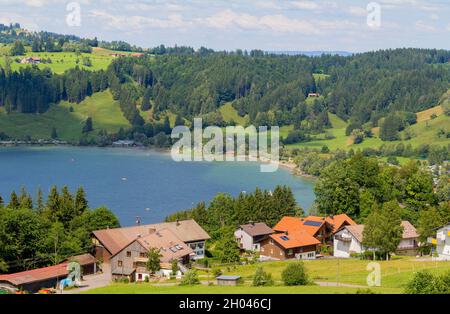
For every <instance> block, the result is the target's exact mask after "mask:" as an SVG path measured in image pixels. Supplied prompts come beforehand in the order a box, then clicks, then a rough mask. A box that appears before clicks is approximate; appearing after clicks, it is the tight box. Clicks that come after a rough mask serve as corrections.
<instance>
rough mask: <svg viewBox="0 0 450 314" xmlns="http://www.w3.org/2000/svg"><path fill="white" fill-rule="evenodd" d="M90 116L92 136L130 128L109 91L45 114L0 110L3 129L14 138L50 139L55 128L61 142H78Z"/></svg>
mask: <svg viewBox="0 0 450 314" xmlns="http://www.w3.org/2000/svg"><path fill="white" fill-rule="evenodd" d="M71 107H72V109H73V111H71V110H70V108H71ZM88 117H91V118H92V120H93V126H94V131H93V132H92V134H97V132H96V131H98V130H106V131H108V132H117V131H118V130H119V129H120V128H121V127H123V128H127V127H130V124H129V122H128V121H127V120H126V119H125V118H124V116H123V114H122V111H121V110H120V107H119V104H118V103H117V102H116V101H114V100H113V98H112V95H111V93H110V92H109V91H105V92H101V93H96V94H94V95H93V96H92V97H87V98H86V99H85V100H84V101H83V102H81V103H79V104H74V103H69V102H61V103H60V104H58V105H53V106H51V107H50V109H49V110H48V111H47V112H45V113H43V114H21V113H11V114H6V113H5V111H4V110H3V109H0V130H4V131H5V133H6V134H8V135H9V136H10V137H13V138H24V137H26V136H30V137H31V138H33V139H48V138H50V135H51V131H52V128H56V131H57V134H58V137H59V138H60V139H62V140H67V141H76V140H78V139H79V138H80V137H81V135H82V128H83V123H84V121H85V120H86V119H87V118H88Z"/></svg>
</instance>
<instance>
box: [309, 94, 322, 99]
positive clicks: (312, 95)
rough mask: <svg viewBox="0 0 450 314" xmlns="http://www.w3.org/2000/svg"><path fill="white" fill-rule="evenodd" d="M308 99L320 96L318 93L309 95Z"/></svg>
mask: <svg viewBox="0 0 450 314" xmlns="http://www.w3.org/2000/svg"><path fill="white" fill-rule="evenodd" d="M308 97H311V98H316V97H320V94H319V93H309V94H308Z"/></svg>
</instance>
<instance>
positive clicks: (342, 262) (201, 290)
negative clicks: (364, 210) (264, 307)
mask: <svg viewBox="0 0 450 314" xmlns="http://www.w3.org/2000/svg"><path fill="white" fill-rule="evenodd" d="M289 263H295V261H274V262H265V263H257V264H252V265H241V266H222V267H221V269H222V271H223V272H224V274H226V275H239V276H241V277H242V279H243V283H242V284H241V285H239V286H236V287H221V286H215V285H212V286H208V285H207V284H208V282H211V283H214V281H215V280H214V278H213V276H212V275H211V274H210V273H206V272H205V271H200V272H199V276H200V280H202V281H203V285H198V286H191V287H186V286H178V285H174V283H173V282H172V284H171V285H167V284H166V285H164V284H163V283H160V284H158V285H155V284H134V283H133V284H112V285H110V286H107V287H104V288H98V289H94V290H91V291H89V292H88V293H94V294H97V293H99V294H102V293H105V294H109V293H127V294H128V293H135V294H139V293H140V294H150V293H151V294H153V293H169V294H170V293H173V294H184V293H187V294H212V293H218V294H220V293H232V294H262V293H267V294H277V293H291V294H305V293H306V294H330V293H331V294H336V293H356V292H357V291H358V289H367V288H368V287H367V276H368V275H369V273H370V271H368V270H367V266H368V264H369V263H370V261H362V260H357V259H321V260H311V261H304V263H305V267H306V269H307V271H308V273H309V277H310V279H311V280H312V281H314V282H315V284H313V285H309V286H299V287H286V286H283V283H282V281H281V273H282V271H283V270H284V269H285V268H286V266H287V265H288V264H289ZM377 263H378V264H379V265H380V269H381V286H380V287H372V288H370V289H371V291H373V292H374V293H391V294H392V293H393V294H401V293H403V292H404V289H405V286H406V284H407V283H408V282H409V280H411V278H412V277H413V274H414V273H415V272H417V271H419V270H425V269H426V270H428V271H430V272H431V273H433V274H443V273H445V272H447V271H450V262H435V261H418V260H416V259H415V258H410V257H396V258H395V259H393V260H390V261H378V262H377ZM258 267H263V268H264V270H265V271H266V272H268V273H270V274H271V275H272V278H273V279H274V281H275V285H274V286H270V287H252V286H251V281H252V276H253V274H254V273H255V271H256V269H257V268H258ZM318 283H320V286H319V285H318ZM327 285H328V286H327Z"/></svg>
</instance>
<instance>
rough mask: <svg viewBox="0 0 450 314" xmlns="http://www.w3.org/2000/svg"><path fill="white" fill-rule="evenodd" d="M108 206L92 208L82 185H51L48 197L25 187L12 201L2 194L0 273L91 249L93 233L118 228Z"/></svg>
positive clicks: (42, 264) (22, 268)
mask: <svg viewBox="0 0 450 314" xmlns="http://www.w3.org/2000/svg"><path fill="white" fill-rule="evenodd" d="M119 226H120V225H119V220H118V219H117V218H116V216H114V214H113V213H112V212H111V211H109V210H108V209H107V208H96V209H90V208H89V205H88V201H87V198H86V195H85V192H84V190H83V188H81V187H80V188H79V189H78V190H77V191H76V193H75V194H72V193H71V192H70V191H69V189H68V188H67V187H63V188H62V189H61V190H60V191H58V189H57V188H56V187H52V189H51V190H50V193H49V195H48V197H47V199H46V200H45V199H44V196H43V193H42V191H41V190H40V189H39V190H38V191H37V195H36V198H35V199H34V200H33V198H32V196H31V195H30V194H29V193H28V192H27V191H26V190H25V189H24V188H22V190H21V192H20V193H19V194H17V193H16V192H12V193H11V195H10V197H9V203H7V204H4V202H3V198H2V197H0V273H3V272H10V273H12V272H16V271H23V270H28V269H34V268H37V267H41V266H46V265H54V264H57V263H60V262H62V261H64V260H65V259H67V258H68V257H70V256H72V255H76V254H81V253H85V252H88V251H90V249H91V243H90V232H92V231H94V230H99V229H104V228H108V227H109V228H114V227H119Z"/></svg>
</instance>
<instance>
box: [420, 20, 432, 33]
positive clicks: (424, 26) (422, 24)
mask: <svg viewBox="0 0 450 314" xmlns="http://www.w3.org/2000/svg"><path fill="white" fill-rule="evenodd" d="M416 28H417V29H419V30H424V31H428V32H435V31H436V30H437V29H436V27H434V26H433V25H429V24H426V23H425V22H424V21H421V20H419V21H416Z"/></svg>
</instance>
